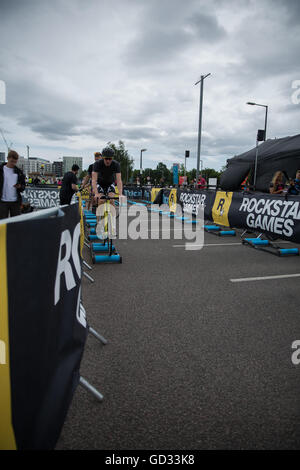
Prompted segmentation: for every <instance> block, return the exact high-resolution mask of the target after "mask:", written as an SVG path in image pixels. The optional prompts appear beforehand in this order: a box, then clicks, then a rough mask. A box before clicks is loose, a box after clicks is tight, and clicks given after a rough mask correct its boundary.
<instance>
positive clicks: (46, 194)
mask: <svg viewBox="0 0 300 470" xmlns="http://www.w3.org/2000/svg"><path fill="white" fill-rule="evenodd" d="M59 191H60V190H59V188H57V187H56V188H54V187H52V188H48V187H47V186H44V187H42V188H41V187H39V188H38V187H35V186H26V188H25V191H24V192H23V193H22V200H23V202H24V203H29V204H30V205H31V206H32V207H35V208H37V209H49V208H51V207H56V206H59Z"/></svg>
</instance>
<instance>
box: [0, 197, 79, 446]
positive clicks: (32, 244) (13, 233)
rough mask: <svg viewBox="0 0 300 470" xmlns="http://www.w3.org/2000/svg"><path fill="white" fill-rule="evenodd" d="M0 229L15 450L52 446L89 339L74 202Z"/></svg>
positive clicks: (0, 436)
mask: <svg viewBox="0 0 300 470" xmlns="http://www.w3.org/2000/svg"><path fill="white" fill-rule="evenodd" d="M42 212H43V211H42ZM0 228H1V233H0V235H1V239H0V243H1V244H2V247H3V244H4V243H6V266H4V263H5V260H1V263H2V266H1V272H2V273H4V277H5V271H6V281H7V311H6V312H5V308H4V307H5V305H4V306H3V305H1V310H0V316H1V317H2V319H1V321H4V322H5V315H6V316H7V319H8V320H7V323H8V325H9V334H8V335H9V339H8V341H7V348H8V350H9V351H8V354H7V361H6V365H4V367H5V366H6V367H8V368H9V376H10V393H8V394H7V395H5V397H4V398H5V400H7V405H8V406H10V407H11V420H12V430H13V431H12V432H13V436H14V439H15V446H16V448H17V449H53V448H54V446H55V444H56V442H57V439H58V437H59V434H60V431H61V428H62V425H63V423H64V420H65V417H66V414H67V411H68V407H69V405H70V402H71V399H72V396H73V393H74V391H75V388H76V386H77V384H78V381H79V366H80V361H81V357H82V354H83V349H84V344H85V339H86V334H87V325H86V319H85V312H84V309H83V308H82V307H81V305H80V291H81V258H80V248H79V242H80V217H79V210H78V204H73V205H71V206H68V207H66V208H64V209H63V210H61V209H60V210H59V215H58V216H55V217H45V218H36V217H35V218H34V217H33V218H30V216H28V218H26V220H24V221H20V222H12V223H8V224H7V225H0ZM5 232H6V233H5ZM2 367H3V365H0V372H1V374H0V379H1V375H3V373H4V372H5V371H4V369H1V368H2ZM3 380H4V379H3ZM0 382H1V380H0ZM1 393H2V390H1ZM9 395H10V396H9ZM2 398H3V397H2ZM2 427H3V424H2ZM3 432H4V431H3V428H2V429H1V426H0V448H1V447H3V442H6V441H5V436H4V434H3ZM7 432H9V430H8V429H7ZM4 446H5V444H4ZM4 448H5V447H4Z"/></svg>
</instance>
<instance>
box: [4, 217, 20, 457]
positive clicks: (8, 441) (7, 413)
mask: <svg viewBox="0 0 300 470" xmlns="http://www.w3.org/2000/svg"><path fill="white" fill-rule="evenodd" d="M0 279H1V282H0V449H1V450H15V449H16V441H15V435H14V431H13V427H12V412H11V387H10V364H9V362H10V361H9V325H8V297H7V270H6V225H5V224H4V225H0Z"/></svg>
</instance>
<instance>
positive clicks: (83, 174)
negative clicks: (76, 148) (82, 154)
mask: <svg viewBox="0 0 300 470" xmlns="http://www.w3.org/2000/svg"><path fill="white" fill-rule="evenodd" d="M86 175H87V170H83V171H82V172H81V173H80V175H79V179H80V180H83V178H84V177H85V176H86Z"/></svg>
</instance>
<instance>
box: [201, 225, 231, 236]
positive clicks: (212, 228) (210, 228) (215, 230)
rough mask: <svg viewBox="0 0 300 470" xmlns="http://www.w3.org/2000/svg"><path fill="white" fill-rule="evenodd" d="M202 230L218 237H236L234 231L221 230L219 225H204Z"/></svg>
mask: <svg viewBox="0 0 300 470" xmlns="http://www.w3.org/2000/svg"><path fill="white" fill-rule="evenodd" d="M204 230H205V232H207V233H212V234H213V235H218V236H219V237H234V236H235V235H236V232H235V230H222V228H221V227H220V226H219V225H204Z"/></svg>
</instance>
